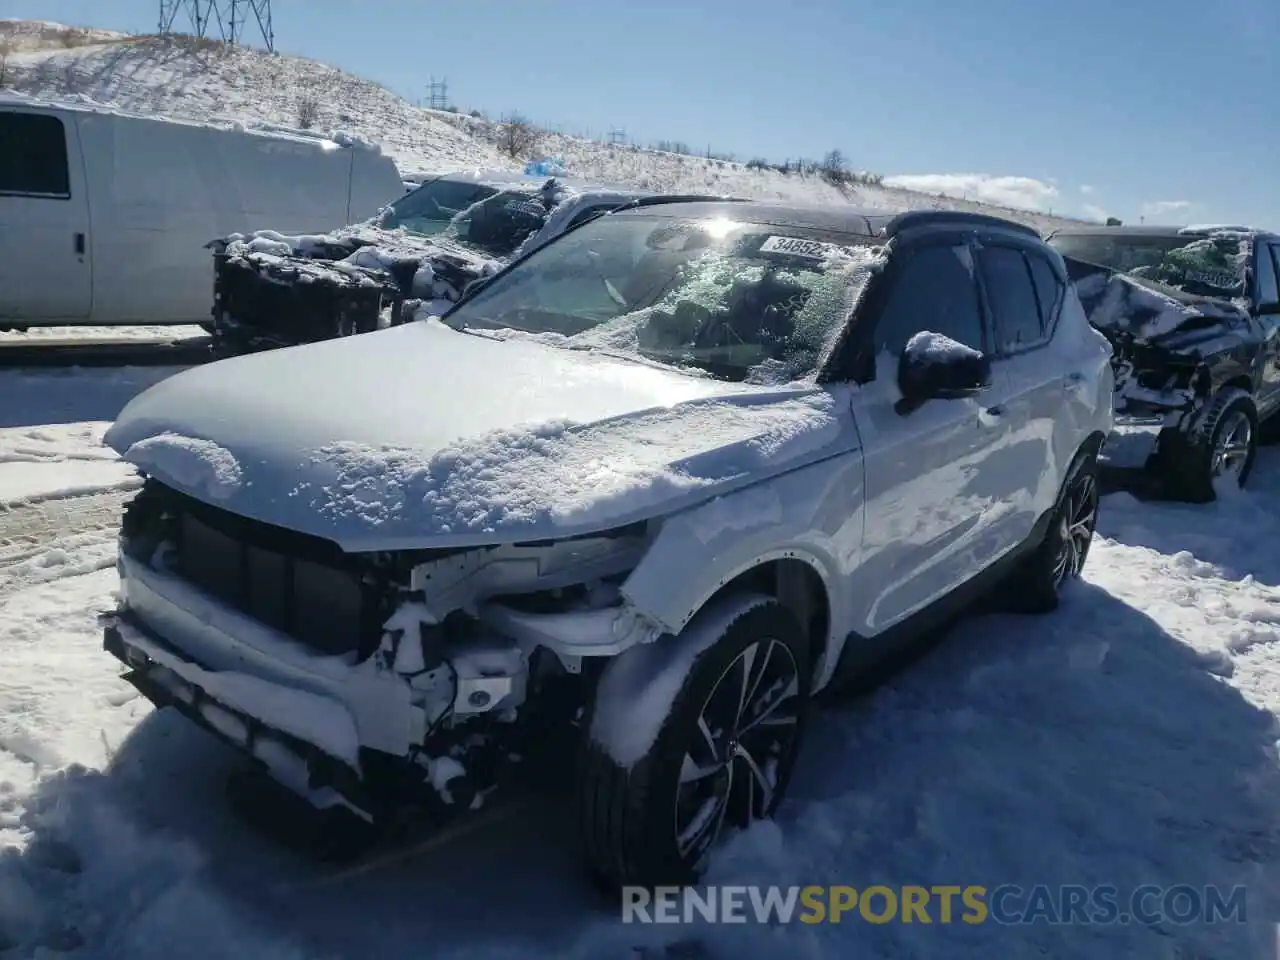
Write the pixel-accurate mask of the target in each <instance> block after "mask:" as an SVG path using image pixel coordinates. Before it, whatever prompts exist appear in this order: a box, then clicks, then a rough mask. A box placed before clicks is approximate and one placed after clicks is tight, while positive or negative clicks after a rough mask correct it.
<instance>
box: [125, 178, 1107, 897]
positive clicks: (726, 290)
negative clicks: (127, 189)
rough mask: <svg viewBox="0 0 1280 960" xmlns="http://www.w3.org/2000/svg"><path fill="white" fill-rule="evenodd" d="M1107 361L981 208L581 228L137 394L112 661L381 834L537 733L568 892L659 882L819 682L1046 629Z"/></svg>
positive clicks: (466, 784)
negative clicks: (982, 631) (562, 760)
mask: <svg viewBox="0 0 1280 960" xmlns="http://www.w3.org/2000/svg"><path fill="white" fill-rule="evenodd" d="M983 291H985V293H983ZM1109 359H1110V348H1109V346H1108V344H1107V342H1106V340H1105V338H1104V337H1102V336H1101V335H1100V334H1098V333H1097V332H1096V331H1095V330H1093V329H1092V328H1091V327H1090V326H1089V324H1088V323H1087V321H1086V320H1085V316H1084V311H1083V309H1082V307H1081V305H1080V302H1079V300H1078V299H1077V298H1076V294H1075V292H1074V290H1073V288H1072V286H1071V284H1070V283H1069V282H1068V280H1067V276H1066V271H1065V268H1064V267H1063V264H1062V260H1061V258H1060V257H1059V256H1058V255H1057V254H1056V253H1054V252H1053V251H1052V250H1051V249H1050V248H1049V247H1047V246H1046V245H1045V244H1044V243H1043V241H1041V240H1040V238H1039V237H1038V235H1036V234H1035V233H1034V231H1031V230H1029V229H1028V228H1026V227H1023V226H1020V225H1018V224H1014V223H1011V222H1009V221H1004V220H999V219H996V218H991V217H980V216H977V215H974V214H960V213H948V212H942V211H920V212H918V213H907V214H902V215H899V216H890V215H872V214H862V213H858V212H857V211H854V210H851V209H849V208H844V209H840V208H836V207H828V208H817V209H807V208H797V207H787V206H780V205H776V204H766V203H756V202H737V203H728V202H717V203H688V202H655V203H651V204H649V205H646V206H641V207H636V208H632V209H627V210H625V211H621V212H616V213H609V214H606V215H604V216H602V217H599V218H597V219H594V220H591V221H589V222H587V223H585V224H583V225H581V226H579V227H577V228H575V229H573V230H570V231H569V232H567V233H565V234H564V235H562V236H561V237H559V238H558V239H556V240H555V241H553V242H552V243H550V244H548V245H546V246H544V247H542V248H541V249H539V250H538V251H536V252H534V253H533V254H531V255H530V256H529V257H527V258H525V259H523V260H521V261H519V262H517V263H515V264H513V265H511V266H509V267H508V268H507V269H505V270H504V271H502V272H501V273H500V274H498V275H497V276H496V277H494V278H493V279H492V280H491V281H490V282H489V283H488V284H486V285H485V286H483V287H482V288H480V289H479V290H475V291H473V293H472V294H471V295H470V296H468V297H466V298H464V299H463V300H462V301H461V302H460V303H459V304H458V305H457V306H456V307H455V308H454V309H453V310H451V311H450V312H449V313H447V314H445V315H444V316H443V317H442V318H428V319H424V320H420V321H416V322H413V323H408V324H405V325H402V326H398V327H393V328H391V329H387V330H381V331H377V332H375V333H371V334H367V335H365V336H360V337H352V338H348V339H343V340H331V341H327V342H324V343H318V344H311V345H307V346H302V347H297V348H294V349H290V350H280V351H271V352H266V353H257V354H252V355H249V356H244V357H237V358H235V359H231V360H226V361H222V362H219V363H213V364H209V365H207V366H203V367H199V368H196V369H192V370H189V371H186V372H183V373H179V374H177V375H176V376H174V377H171V378H169V379H167V380H165V381H164V382H162V383H160V384H158V385H157V386H155V387H153V388H151V389H150V390H148V391H147V392H145V393H143V394H141V395H140V396H138V397H136V398H135V399H134V400H133V401H132V402H131V403H130V404H129V405H128V407H126V408H125V410H124V411H123V412H122V413H121V414H120V417H119V419H118V420H117V421H116V423H115V424H114V425H113V426H112V427H111V429H110V431H109V432H108V433H107V435H106V441H107V443H108V444H109V445H110V446H112V447H113V448H114V449H115V450H117V451H119V453H120V454H121V455H122V457H123V458H124V459H125V460H126V461H128V462H130V463H132V464H134V465H135V466H136V467H137V468H138V469H139V470H140V471H141V472H142V473H143V474H144V475H145V476H146V478H147V479H146V481H145V483H144V485H143V487H142V489H141V491H140V492H139V494H138V495H137V497H136V499H134V500H133V501H132V502H131V503H130V504H129V505H128V507H127V512H126V515H125V518H124V523H123V527H122V531H121V547H120V554H119V568H120V575H121V591H120V593H121V599H120V602H119V606H118V609H116V610H115V611H114V612H112V613H110V614H109V615H107V616H106V618H105V619H106V624H105V645H106V648H107V649H108V650H109V651H111V652H112V653H113V654H114V655H115V656H116V657H117V658H119V659H120V660H121V661H123V662H124V663H125V664H126V665H127V666H128V668H129V674H128V676H129V678H130V679H131V680H132V682H133V683H134V684H135V685H136V686H137V687H138V689H139V690H141V691H142V692H143V693H144V694H145V695H146V696H147V697H149V698H150V699H152V700H153V701H154V702H156V703H157V704H163V705H171V706H174V707H176V708H177V709H179V710H181V711H182V712H183V713H185V714H186V715H187V716H188V717H191V718H192V719H194V720H196V721H197V722H199V723H200V724H202V725H203V726H205V727H206V728H208V729H210V730H212V731H214V732H216V733H217V734H218V735H220V736H222V737H223V738H225V739H227V740H229V741H231V742H232V743H234V744H236V745H237V746H238V747H239V748H240V749H241V750H243V751H244V752H246V753H247V754H250V755H251V756H252V757H254V758H255V759H256V760H257V761H259V762H260V763H261V764H262V766H263V767H264V768H265V769H266V770H268V771H269V772H270V773H271V775H272V776H273V777H275V778H276V779H277V780H279V781H280V782H281V783H283V784H285V785H287V786H288V787H289V788H290V789H292V790H293V791H295V792H296V793H297V794H298V795H299V796H301V797H303V798H305V799H307V800H308V801H310V802H311V803H312V804H313V805H315V806H317V807H328V806H333V805H341V806H342V807H345V808H346V809H348V810H350V811H351V815H352V816H357V817H361V818H366V819H368V820H370V821H373V822H375V823H385V822H388V821H391V820H394V819H396V817H397V811H398V810H401V809H402V808H403V806H405V805H411V806H418V807H423V808H427V809H428V810H431V811H433V812H436V813H439V814H447V813H448V812H449V811H450V810H457V809H462V810H465V809H467V808H470V807H472V806H476V805H479V804H481V803H483V802H485V798H486V797H488V796H489V791H490V790H491V789H493V788H494V786H495V785H496V784H500V783H501V781H502V780H503V777H504V776H506V775H507V774H508V773H509V772H510V771H511V769H512V766H513V764H514V765H517V766H518V765H520V764H521V763H524V764H527V765H532V764H534V763H535V761H534V760H533V759H531V758H534V757H536V756H542V757H543V758H546V757H548V755H549V753H554V752H555V751H554V748H557V747H559V748H562V753H561V754H560V755H561V756H566V755H567V756H575V755H576V756H577V765H576V771H575V773H574V780H573V782H574V785H575V789H576V792H577V796H578V801H579V804H580V806H581V816H580V817H579V820H580V823H581V824H582V828H583V840H584V845H585V847H586V852H587V856H588V859H589V860H590V862H591V864H592V866H593V868H594V869H595V871H596V872H597V874H598V875H599V876H601V877H602V878H604V879H606V880H608V881H610V882H612V883H616V884H643V885H652V884H660V883H669V882H677V883H678V882H683V881H685V880H688V879H691V878H692V877H694V876H696V875H697V874H698V872H699V870H700V869H701V867H702V865H703V864H705V862H706V857H707V854H708V852H709V850H710V849H711V848H712V844H713V842H714V841H715V840H716V838H717V837H719V836H720V835H722V833H723V832H724V830H723V828H726V827H728V826H744V825H746V824H749V823H750V822H751V821H752V820H754V819H756V818H758V817H764V816H768V815H770V814H771V813H772V812H773V811H774V809H775V808H776V807H777V804H778V803H779V801H780V800H781V798H782V796H783V794H784V792H785V790H786V786H787V781H788V777H789V775H790V771H791V769H792V765H793V763H794V761H795V758H796V755H797V751H798V749H799V743H800V737H801V733H802V730H803V727H804V723H805V718H806V716H807V712H808V711H807V709H806V702H807V701H808V698H809V697H810V694H811V693H814V692H817V691H820V690H824V689H834V688H836V687H839V686H840V685H843V684H846V683H849V682H851V681H857V680H858V679H859V677H861V676H862V674H863V672H864V671H865V670H866V669H867V668H868V667H869V666H870V665H872V664H874V663H875V662H876V661H877V660H880V659H882V658H884V657H886V656H889V655H891V654H892V653H894V652H895V650H896V649H897V648H898V647H899V645H900V644H901V643H903V642H904V641H907V640H910V639H911V638H913V637H917V636H919V635H920V634H921V633H922V632H924V631H928V630H931V629H933V628H935V627H936V626H937V625H938V624H939V623H941V622H944V621H946V620H948V619H950V618H951V617H953V616H954V615H955V614H956V613H957V612H958V611H959V610H960V609H961V608H962V607H963V606H964V605H966V604H967V603H968V602H969V601H971V600H972V599H974V598H975V597H977V596H978V595H979V594H981V593H984V592H986V591H987V590H989V589H991V588H992V587H994V586H996V585H997V584H1002V583H1007V584H1009V589H1008V590H1007V591H1006V594H1007V597H1008V598H1009V600H1010V602H1011V603H1015V604H1017V605H1019V606H1020V607H1021V608H1023V609H1026V610H1028V611H1031V610H1035V611H1042V612H1043V611H1048V610H1051V609H1053V608H1054V607H1055V606H1056V604H1057V600H1058V596H1059V594H1060V591H1061V590H1062V589H1063V588H1064V587H1066V586H1067V585H1068V584H1069V583H1070V582H1071V581H1072V580H1073V578H1075V577H1077V576H1078V575H1079V574H1080V571H1081V569H1082V568H1083V566H1084V563H1085V558H1086V556H1087V554H1088V551H1089V545H1090V542H1091V539H1092V535H1093V530H1094V523H1095V521H1096V516H1097V507H1098V487H1097V483H1096V455H1097V451H1098V449H1099V447H1100V445H1101V443H1102V441H1103V439H1104V437H1105V436H1106V434H1107V431H1108V430H1109V429H1110V427H1111V398H1112V378H1111V368H1110V365H1109ZM374 407H376V408H377V410H378V415H377V416H376V417H370V416H368V415H367V413H366V411H368V410H369V409H371V408H374ZM539 769H546V768H545V767H541V766H540V767H539Z"/></svg>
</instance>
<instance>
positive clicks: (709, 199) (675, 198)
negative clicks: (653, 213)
mask: <svg viewBox="0 0 1280 960" xmlns="http://www.w3.org/2000/svg"><path fill="white" fill-rule="evenodd" d="M748 202H749V201H748V200H747V198H746V197H731V196H728V195H724V196H715V195H714V194H710V193H659V194H654V195H653V196H651V197H636V198H635V199H634V200H628V201H627V202H626V203H624V204H623V205H622V206H620V207H614V208H613V210H611V211H609V212H610V213H621V212H622V211H623V210H634V209H636V208H637V207H656V206H659V205H661V204H664V203H748Z"/></svg>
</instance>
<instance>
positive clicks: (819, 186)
mask: <svg viewBox="0 0 1280 960" xmlns="http://www.w3.org/2000/svg"><path fill="white" fill-rule="evenodd" d="M429 112H432V113H434V115H435V116H437V117H439V118H440V119H441V120H443V121H445V122H446V123H450V124H453V125H454V126H457V127H458V128H459V129H461V130H465V131H467V132H468V133H470V134H471V135H472V136H474V137H475V138H476V139H477V140H480V141H481V142H484V143H490V144H494V143H498V142H500V139H501V136H502V134H501V129H502V126H501V124H500V123H497V122H493V121H490V120H486V119H483V118H478V117H471V116H467V115H465V114H457V113H448V112H445V111H429ZM538 153H539V154H543V155H547V156H551V157H556V158H558V159H561V160H563V162H564V165H565V167H566V168H567V169H569V170H571V171H574V172H575V173H580V174H581V175H582V176H586V177H595V178H598V179H601V180H607V181H612V182H619V183H633V184H635V185H637V186H640V187H645V188H649V189H654V190H662V191H671V192H678V193H702V192H711V193H731V194H734V195H736V196H745V197H758V198H760V199H768V200H790V201H794V202H797V203H804V202H815V203H854V204H857V205H859V206H862V207H866V208H868V209H876V210H885V211H900V210H919V209H925V208H932V209H935V210H971V211H975V212H978V213H987V214H994V215H996V216H1001V217H1007V218H1009V219H1011V220H1016V221H1018V222H1021V223H1026V224H1029V225H1030V226H1032V227H1035V228H1036V229H1037V230H1040V231H1042V232H1044V231H1047V230H1051V229H1054V228H1055V227H1062V226H1068V225H1077V226H1078V225H1079V224H1080V222H1081V221H1079V220H1077V219H1072V218H1068V217H1060V216H1050V215H1049V214H1045V213H1037V212H1033V211H1028V210H1020V209H1015V208H1013V207H1004V206H998V205H996V204H990V203H978V202H977V201H973V200H964V199H960V198H953V197H943V196H936V195H934V194H926V193H920V192H917V191H913V190H903V189H900V188H895V187H889V186H883V185H879V184H873V183H865V184H863V183H851V184H849V185H846V186H841V187H837V186H835V185H833V184H831V183H829V182H827V181H826V180H824V179H823V177H822V176H821V175H820V174H818V173H808V174H806V173H800V172H795V171H793V172H791V173H788V174H783V173H781V172H779V171H778V170H774V169H768V168H766V169H756V168H753V167H750V166H748V165H747V164H745V163H736V162H733V161H729V160H718V159H709V158H706V157H698V156H690V155H688V154H682V153H669V152H666V151H660V150H645V149H641V148H639V147H635V146H630V145H625V144H612V143H600V142H597V141H595V140H584V139H582V138H581V137H571V136H565V135H563V134H560V133H554V132H547V133H543V134H542V135H541V137H540V142H539V145H538Z"/></svg>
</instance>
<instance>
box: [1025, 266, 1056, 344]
mask: <svg viewBox="0 0 1280 960" xmlns="http://www.w3.org/2000/svg"><path fill="white" fill-rule="evenodd" d="M1024 256H1025V257H1026V258H1027V263H1028V264H1030V266H1031V279H1032V280H1033V281H1035V286H1036V299H1037V300H1038V301H1039V303H1040V323H1041V326H1042V327H1043V328H1044V332H1045V335H1046V336H1049V335H1050V334H1052V332H1053V321H1054V318H1055V317H1056V316H1057V307H1058V299H1059V297H1061V296H1062V290H1063V287H1064V286H1065V284H1063V282H1062V281H1061V280H1059V279H1058V274H1057V272H1056V271H1054V269H1053V267H1051V266H1050V265H1049V261H1048V260H1046V259H1045V258H1044V257H1042V256H1038V255H1037V254H1034V253H1031V252H1029V251H1024Z"/></svg>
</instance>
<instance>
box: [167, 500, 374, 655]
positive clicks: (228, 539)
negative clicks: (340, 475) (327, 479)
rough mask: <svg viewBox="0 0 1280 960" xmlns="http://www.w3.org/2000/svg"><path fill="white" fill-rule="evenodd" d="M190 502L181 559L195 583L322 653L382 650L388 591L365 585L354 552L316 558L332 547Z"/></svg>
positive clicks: (181, 525)
mask: <svg viewBox="0 0 1280 960" xmlns="http://www.w3.org/2000/svg"><path fill="white" fill-rule="evenodd" d="M183 499H184V500H186V498H183ZM190 503H191V502H190V501H188V502H187V503H184V504H183V505H182V506H181V507H180V508H179V513H178V522H177V529H176V533H177V548H178V549H177V562H178V569H179V571H180V572H181V574H182V576H183V577H185V578H186V579H188V580H189V581H191V583H192V584H193V585H195V586H197V587H199V588H200V589H202V590H205V591H207V592H208V593H211V594H213V595H214V596H215V597H217V598H218V599H219V600H221V601H223V602H224V603H226V604H227V605H229V606H231V607H233V608H235V609H236V610H238V611H240V612H241V613H244V614H246V615H247V616H250V617H252V618H253V619H255V620H258V621H260V622H261V623H263V624H265V625H267V626H269V627H272V628H274V629H276V630H279V631H280V632H282V633H285V634H288V635H289V636H291V637H293V638H294V639H295V640H298V641H299V642H301V643H303V644H305V645H307V646H309V647H311V648H313V649H315V650H317V651H318V652H321V653H326V654H331V655H344V654H350V653H353V652H354V653H356V654H357V655H358V656H360V657H364V656H368V655H369V654H370V653H372V652H373V650H375V649H376V648H377V644H378V641H379V639H380V631H381V624H382V622H383V621H384V620H385V615H384V609H383V608H384V606H385V601H384V600H383V599H382V598H383V597H384V596H385V595H386V593H387V591H384V590H381V589H379V587H378V585H377V584H371V583H366V582H365V576H364V573H363V572H362V571H361V570H360V569H359V568H357V566H356V565H355V563H354V562H353V561H352V560H351V559H350V558H347V557H344V556H343V555H342V554H341V552H340V551H338V556H337V557H334V556H332V555H330V556H327V557H323V556H317V555H318V554H320V555H323V554H325V553H329V551H327V550H324V549H322V548H317V546H316V545H315V544H314V543H307V541H308V540H312V539H314V538H306V537H303V536H302V535H296V537H297V539H296V540H294V539H293V537H292V536H290V535H289V532H288V531H281V530H279V529H278V528H267V527H266V525H265V524H258V525H255V524H254V521H248V520H245V518H242V517H238V516H235V515H234V514H228V513H226V512H225V511H218V510H216V508H207V509H203V510H197V509H193V508H192V507H191V506H190ZM219 513H221V514H223V515H224V516H223V517H218V516H217V514H219ZM219 521H221V522H219ZM255 526H256V527H258V528H265V529H254V527H255ZM290 540H293V542H292V543H291V542H289V541H290ZM321 543H323V541H321Z"/></svg>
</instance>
